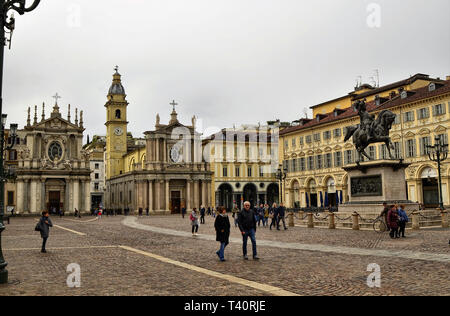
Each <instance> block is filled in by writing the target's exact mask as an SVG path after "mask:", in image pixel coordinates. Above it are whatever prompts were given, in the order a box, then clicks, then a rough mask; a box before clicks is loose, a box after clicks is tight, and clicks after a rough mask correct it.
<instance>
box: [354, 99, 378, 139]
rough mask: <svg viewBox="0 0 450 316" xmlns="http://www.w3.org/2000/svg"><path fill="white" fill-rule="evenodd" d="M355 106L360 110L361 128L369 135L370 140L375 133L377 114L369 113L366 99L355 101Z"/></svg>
mask: <svg viewBox="0 0 450 316" xmlns="http://www.w3.org/2000/svg"><path fill="white" fill-rule="evenodd" d="M355 107H356V109H357V110H358V115H359V117H360V118H361V129H362V130H363V131H364V132H365V134H366V135H367V140H368V141H370V140H371V139H372V138H373V137H374V135H373V131H374V130H375V128H374V124H375V115H372V114H369V112H367V108H366V100H365V99H364V100H359V101H357V102H356V103H355Z"/></svg>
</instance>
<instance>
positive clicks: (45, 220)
mask: <svg viewBox="0 0 450 316" xmlns="http://www.w3.org/2000/svg"><path fill="white" fill-rule="evenodd" d="M50 227H53V223H52V221H51V220H50V218H49V214H48V211H43V212H42V217H41V219H40V220H39V223H38V226H36V229H39V232H40V233H41V238H42V248H41V252H42V253H47V250H46V249H45V246H46V244H47V239H48V236H49V235H50Z"/></svg>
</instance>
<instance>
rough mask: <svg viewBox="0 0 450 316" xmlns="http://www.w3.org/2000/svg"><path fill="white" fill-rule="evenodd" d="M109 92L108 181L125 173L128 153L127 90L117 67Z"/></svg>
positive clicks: (107, 130)
mask: <svg viewBox="0 0 450 316" xmlns="http://www.w3.org/2000/svg"><path fill="white" fill-rule="evenodd" d="M115 71H116V72H115V74H114V75H113V82H112V85H111V88H109V92H108V101H107V102H106V104H105V107H106V123H105V125H106V157H105V164H106V179H111V177H114V176H117V175H120V174H121V173H123V171H124V159H123V156H124V155H125V154H126V153H127V125H128V122H127V107H128V102H127V100H126V94H125V89H124V87H123V85H122V80H121V75H120V74H119V67H117V66H116V68H115Z"/></svg>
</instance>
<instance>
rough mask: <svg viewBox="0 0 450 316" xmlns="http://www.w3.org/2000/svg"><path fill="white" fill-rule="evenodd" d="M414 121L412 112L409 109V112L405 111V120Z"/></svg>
mask: <svg viewBox="0 0 450 316" xmlns="http://www.w3.org/2000/svg"><path fill="white" fill-rule="evenodd" d="M412 121H414V112H413V111H410V112H406V113H405V122H412Z"/></svg>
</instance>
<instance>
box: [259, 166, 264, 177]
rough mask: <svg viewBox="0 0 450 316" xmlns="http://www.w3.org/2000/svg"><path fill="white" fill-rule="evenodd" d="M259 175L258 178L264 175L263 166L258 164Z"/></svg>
mask: <svg viewBox="0 0 450 316" xmlns="http://www.w3.org/2000/svg"><path fill="white" fill-rule="evenodd" d="M259 177H260V178H263V177H264V167H263V166H259Z"/></svg>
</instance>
